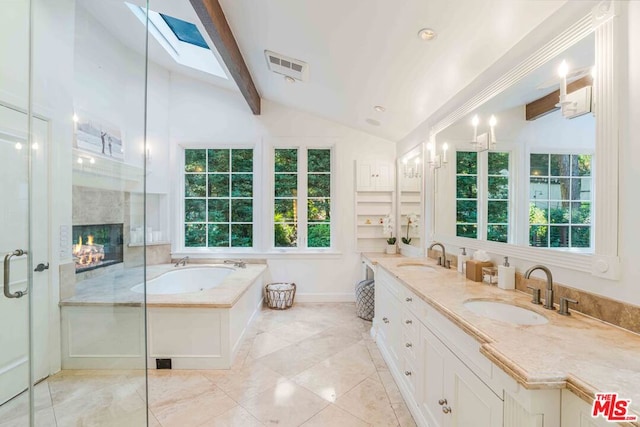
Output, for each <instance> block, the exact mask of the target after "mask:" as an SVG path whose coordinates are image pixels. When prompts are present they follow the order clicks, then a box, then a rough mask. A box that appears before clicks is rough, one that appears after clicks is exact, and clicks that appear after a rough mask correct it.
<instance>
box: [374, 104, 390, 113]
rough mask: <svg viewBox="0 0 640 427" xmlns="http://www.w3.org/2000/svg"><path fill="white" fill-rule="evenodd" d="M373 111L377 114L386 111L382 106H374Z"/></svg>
mask: <svg viewBox="0 0 640 427" xmlns="http://www.w3.org/2000/svg"><path fill="white" fill-rule="evenodd" d="M373 109H374V110H376V111H377V112H378V113H384V112H385V111H386V110H387V109H386V108H384V107H383V106H382V105H375V106H374V107H373Z"/></svg>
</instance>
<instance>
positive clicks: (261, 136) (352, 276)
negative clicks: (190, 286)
mask: <svg viewBox="0 0 640 427" xmlns="http://www.w3.org/2000/svg"><path fill="white" fill-rule="evenodd" d="M169 117H170V123H171V129H170V143H171V150H172V154H171V158H172V165H171V167H170V169H169V170H170V173H171V174H176V175H177V174H179V173H180V171H181V167H180V166H181V165H178V164H176V163H177V161H176V159H177V158H179V155H178V154H179V150H180V144H186V145H189V146H204V145H206V144H214V145H215V144H228V145H230V146H233V145H237V144H243V145H246V144H249V145H255V146H256V147H258V149H261V150H262V151H263V156H264V158H265V159H266V158H267V157H268V156H267V151H268V149H269V147H270V144H278V143H282V142H285V143H291V142H294V141H301V142H305V143H310V141H311V143H313V141H316V142H318V143H323V142H329V143H335V145H336V149H337V154H338V156H337V159H336V171H335V174H336V178H337V180H336V182H337V185H336V190H337V194H334V203H335V204H334V207H333V209H332V211H333V219H334V220H335V221H336V222H337V231H338V233H337V237H338V242H337V245H338V246H337V250H338V251H339V252H340V253H339V254H335V255H329V254H325V255H282V254H277V253H276V254H273V253H259V254H255V257H258V258H267V259H268V263H269V272H270V275H271V277H270V278H269V279H268V280H272V281H288V282H295V283H296V284H297V286H298V294H297V295H298V296H297V298H298V300H315V301H319V300H323V301H324V300H345V299H352V298H353V286H354V284H355V282H356V280H357V279H358V278H359V276H360V255H359V254H358V253H356V251H355V235H354V232H355V231H354V230H355V227H354V199H353V197H354V174H355V170H354V164H355V160H356V159H358V158H366V157H369V158H372V157H381V158H385V159H393V158H394V157H395V150H396V148H395V144H394V143H392V142H390V141H387V140H383V139H381V138H378V137H375V136H372V135H369V134H366V133H363V132H361V131H358V130H355V129H352V128H349V127H346V126H343V125H340V124H337V123H334V122H331V121H328V120H324V119H322V118H319V117H316V116H313V115H310V114H308V113H304V112H300V111H296V110H292V109H290V108H287V107H284V106H281V105H279V104H275V103H271V102H269V101H266V100H263V103H262V114H261V115H260V116H254V115H252V114H251V112H250V111H249V108H248V107H247V105H246V103H245V101H244V99H243V98H242V97H241V95H240V94H239V93H236V92H230V91H227V90H223V89H218V88H215V87H213V86H211V85H208V84H206V83H203V82H200V81H196V80H192V79H189V78H186V77H182V76H178V75H172V77H171V93H170V113H169ZM265 166H266V165H265ZM263 169H264V170H263V173H268V169H267V168H266V167H265V168H263ZM265 178H266V177H265ZM259 182H260V184H259V186H258V187H257V188H256V189H255V190H254V191H255V192H256V194H258V193H260V194H264V195H265V198H266V197H268V195H269V194H271V192H272V190H271V188H270V185H269V180H268V179H261V180H259ZM178 190H179V189H178V188H177V185H174V188H173V191H172V201H171V205H172V206H174V207H176V209H174V215H173V220H172V222H173V223H174V224H178V226H180V221H179V218H178V214H179V209H178V208H177V207H178V206H179V205H180V203H181V202H180V200H179V199H178V195H179V194H180V192H179V191H178ZM266 205H267V203H266V200H265V199H263V200H261V203H259V204H258V206H262V207H264V206H266ZM255 215H256V216H260V218H261V221H262V224H265V225H266V224H269V221H270V219H271V217H272V215H271V213H270V212H267V211H266V209H256V211H255ZM174 232H175V233H176V234H177V230H174ZM265 232H266V234H265ZM260 233H261V237H262V241H263V244H264V248H266V247H267V246H268V243H267V242H270V241H271V240H270V239H271V237H270V236H269V233H268V230H261V231H260ZM176 248H177V246H176V244H175V242H174V250H175V249H176ZM186 254H188V253H187V252H180V253H177V252H175V253H174V257H178V256H182V255H186ZM191 255H192V256H193V254H191ZM238 256H241V257H245V258H246V257H247V254H240V255H238Z"/></svg>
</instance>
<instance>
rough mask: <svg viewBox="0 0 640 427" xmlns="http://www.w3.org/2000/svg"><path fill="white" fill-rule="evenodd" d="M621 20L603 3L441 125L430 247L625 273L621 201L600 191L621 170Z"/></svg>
mask: <svg viewBox="0 0 640 427" xmlns="http://www.w3.org/2000/svg"><path fill="white" fill-rule="evenodd" d="M613 16H615V11H614V10H613V5H612V4H611V3H608V2H604V3H602V4H600V5H599V6H598V7H597V8H596V9H594V11H593V14H592V16H589V17H588V18H589V20H587V17H585V18H583V19H581V20H580V21H579V22H577V23H576V24H575V25H574V26H573V27H571V28H569V29H566V30H565V31H564V32H563V33H562V34H561V35H559V36H558V37H556V38H555V39H554V40H552V41H551V42H549V43H547V44H546V45H544V46H542V47H541V48H540V49H538V50H537V51H536V52H534V53H533V54H532V55H531V56H530V57H529V58H527V59H526V60H525V61H523V62H522V63H520V64H519V65H517V66H516V67H514V68H513V69H512V70H510V71H509V72H508V73H507V74H505V75H504V76H502V77H501V78H500V79H498V80H497V81H496V82H494V84H492V85H489V87H488V88H487V89H486V90H484V91H483V92H482V93H480V94H478V95H476V96H475V97H474V98H472V99H470V100H468V101H467V102H466V103H465V104H463V105H462V106H461V107H460V108H458V109H457V110H455V111H454V112H453V113H451V114H450V115H449V116H447V117H445V118H444V119H443V120H441V121H440V122H439V123H436V124H435V125H434V127H433V128H432V132H431V137H430V143H429V146H430V148H429V149H428V150H427V153H425V161H426V170H427V171H428V177H427V183H428V184H429V186H430V187H431V188H430V191H429V193H431V194H432V195H433V198H432V202H431V203H430V206H429V207H428V208H429V209H428V211H429V212H432V213H433V220H432V221H433V222H432V223H431V227H432V231H433V232H432V233H431V235H430V236H429V237H430V240H438V241H443V242H446V243H450V244H453V245H454V246H458V247H461V246H465V247H471V248H483V249H485V250H488V251H491V252H494V253H499V254H504V255H511V256H515V257H521V258H526V259H528V260H532V261H538V262H544V263H547V264H550V265H559V266H563V267H566V268H570V269H578V270H582V271H591V272H592V274H594V275H598V276H601V277H605V278H610V279H615V278H616V277H617V271H618V268H619V261H618V259H617V249H616V247H617V243H616V242H617V219H616V218H617V216H614V215H613V214H612V212H611V211H613V210H615V211H616V215H617V196H616V195H611V194H610V193H613V192H611V191H598V189H599V188H603V189H604V188H607V187H608V188H611V187H612V186H615V181H613V179H615V176H614V175H612V173H611V171H612V170H617V150H618V148H617V144H618V141H617V138H618V136H617V122H616V121H615V118H612V117H611V116H612V114H610V112H611V111H615V110H616V108H617V99H616V96H615V93H616V90H615V84H613V83H615V81H616V79H615V73H616V72H617V70H616V67H615V65H616V64H615V61H614V60H613V59H611V58H610V56H611V55H607V54H606V52H608V51H611V50H612V49H613V43H614V40H615V36H614V35H615V30H616V28H615V20H613V19H611V18H612V17H613ZM563 61H565V63H564V64H563ZM559 68H560V69H561V68H564V70H562V71H563V73H564V74H565V75H566V81H567V87H568V91H567V92H566V93H567V98H566V100H567V102H565V107H564V108H562V109H561V108H556V105H555V104H556V103H558V100H559V97H560V95H562V94H560V93H559V92H560V87H561V86H563V84H562V81H563V80H562V78H561V77H560V73H559V71H560V70H559ZM612 82H613V83H612ZM545 97H546V98H545ZM550 101H551V102H550ZM527 104H529V106H528V107H526V106H527ZM598 112H601V113H600V114H598ZM476 117H477V119H476ZM492 118H493V119H492ZM474 119H475V120H474ZM527 119H528V120H527ZM444 144H446V145H444ZM443 146H445V147H448V152H447V154H446V155H445V152H444V151H443ZM445 156H446V157H447V159H446V160H448V161H447V162H446V163H445V162H442V161H441V160H443V159H444V158H445ZM430 160H431V161H430ZM596 195H597V198H596ZM595 218H597V219H598V221H597V223H596V222H595V221H594V219H595ZM605 233H606V234H605Z"/></svg>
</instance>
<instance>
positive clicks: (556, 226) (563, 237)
mask: <svg viewBox="0 0 640 427" xmlns="http://www.w3.org/2000/svg"><path fill="white" fill-rule="evenodd" d="M591 184H592V183H591V155H588V154H531V155H530V177H529V246H538V247H549V248H589V247H591Z"/></svg>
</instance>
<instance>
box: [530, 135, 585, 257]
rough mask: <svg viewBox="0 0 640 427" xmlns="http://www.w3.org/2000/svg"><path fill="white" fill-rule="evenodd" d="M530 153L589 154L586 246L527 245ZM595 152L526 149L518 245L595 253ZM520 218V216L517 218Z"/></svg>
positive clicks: (554, 250) (546, 147)
mask: <svg viewBox="0 0 640 427" xmlns="http://www.w3.org/2000/svg"><path fill="white" fill-rule="evenodd" d="M532 154H559V155H567V154H574V155H576V154H585V155H590V156H591V223H590V224H589V227H590V230H589V231H590V233H589V244H590V246H589V247H588V248H564V247H562V248H553V247H548V246H529V201H530V199H529V195H530V194H531V186H530V185H531V183H530V182H529V177H530V173H531V155H532ZM596 163H597V161H596V153H595V150H588V149H577V150H576V149H558V148H554V147H549V146H540V147H531V148H529V149H528V150H526V156H525V162H524V169H523V170H522V171H521V173H520V175H521V177H522V179H523V180H524V182H525V183H526V189H527V191H526V192H525V194H524V195H523V196H522V197H521V200H519V203H520V205H521V206H522V215H521V220H522V224H523V225H524V226H523V227H522V229H521V230H519V233H518V244H519V245H520V246H525V247H527V248H532V249H546V250H549V251H553V252H558V253H560V252H562V253H565V252H570V253H578V254H586V255H591V254H594V253H595V233H594V231H595V230H594V217H595V214H596V213H595V206H594V203H595V200H596V194H595V190H596V189H595V177H596V174H597V172H596ZM519 219H520V218H519Z"/></svg>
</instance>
